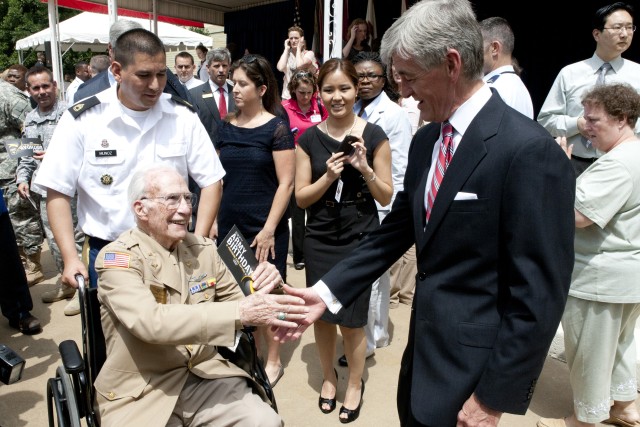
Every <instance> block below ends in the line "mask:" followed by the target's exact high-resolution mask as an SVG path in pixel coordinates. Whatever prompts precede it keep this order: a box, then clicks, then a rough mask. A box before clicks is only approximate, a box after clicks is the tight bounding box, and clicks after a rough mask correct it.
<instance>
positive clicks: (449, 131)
mask: <svg viewBox="0 0 640 427" xmlns="http://www.w3.org/2000/svg"><path fill="white" fill-rule="evenodd" d="M452 158H453V126H451V123H449V121H446V122H444V123H443V124H442V143H441V144H440V152H439V153H438V160H437V161H436V169H435V171H434V172H433V179H432V180H431V187H429V194H428V195H427V222H429V217H430V216H431V209H432V208H433V202H434V201H435V200H436V196H437V195H438V190H439V189H440V184H442V180H443V179H444V173H445V172H446V171H447V168H448V167H449V163H451V159H452Z"/></svg>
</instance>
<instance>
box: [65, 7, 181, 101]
mask: <svg viewBox="0 0 640 427" xmlns="http://www.w3.org/2000/svg"><path fill="white" fill-rule="evenodd" d="M135 28H142V25H140V24H139V23H137V22H135V21H131V20H128V19H120V20H118V21H116V22H115V23H114V24H113V25H111V27H110V28H109V44H108V46H107V49H108V51H109V59H110V60H111V62H113V58H114V48H115V46H116V41H117V40H118V37H120V36H121V35H122V34H124V33H126V32H127V31H129V30H133V29H135ZM115 84H116V79H115V77H114V76H113V73H112V72H111V67H109V68H107V69H106V70H104V71H101V72H100V73H98V74H97V75H96V76H95V77H93V78H91V79H89V80H87V81H86V82H84V83H82V84H81V85H80V86H78V90H77V91H76V93H75V95H74V97H73V99H69V100H67V101H68V102H70V103H76V102H78V101H80V100H81V99H85V98H88V97H90V96H93V95H96V94H98V93H100V92H102V91H103V90H107V89H109V88H110V87H111V86H113V85H115ZM164 92H165V93H168V94H170V95H175V96H178V97H179V98H181V99H184V100H185V101H187V102H189V103H190V102H191V97H190V96H189V92H188V91H187V89H186V88H185V87H184V86H182V84H181V83H180V80H179V79H178V77H176V75H175V74H173V73H172V72H171V70H170V69H169V68H167V84H166V85H165V87H164Z"/></svg>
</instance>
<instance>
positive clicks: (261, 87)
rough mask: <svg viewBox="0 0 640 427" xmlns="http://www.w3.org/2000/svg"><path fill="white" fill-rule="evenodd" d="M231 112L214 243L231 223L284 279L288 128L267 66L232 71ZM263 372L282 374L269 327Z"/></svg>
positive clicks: (221, 134)
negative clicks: (232, 109) (232, 101)
mask: <svg viewBox="0 0 640 427" xmlns="http://www.w3.org/2000/svg"><path fill="white" fill-rule="evenodd" d="M231 74H232V77H233V82H234V86H233V99H234V101H235V103H236V112H235V113H230V114H228V115H227V117H226V121H225V122H223V123H222V124H221V126H220V127H219V129H218V138H217V141H216V144H215V145H216V149H217V150H218V153H219V156H220V162H221V163H222V166H223V167H224V169H225V171H226V175H225V177H224V184H223V190H222V201H221V203H220V212H219V213H218V239H219V240H221V239H224V237H225V236H226V235H227V233H228V232H229V231H230V230H231V228H232V227H233V225H234V224H235V225H237V226H238V229H239V230H240V232H241V233H242V234H243V235H244V237H245V238H246V239H247V241H248V242H249V244H250V245H251V246H252V247H253V249H254V252H255V254H256V258H257V259H258V261H260V262H262V261H267V260H268V261H269V262H271V263H273V264H275V266H276V267H277V268H278V271H279V272H280V275H281V276H282V279H283V280H286V279H287V275H286V271H287V270H286V269H287V250H288V247H289V225H288V209H287V208H288V206H289V200H290V198H291V192H292V191H293V177H294V170H295V155H294V151H293V149H294V143H293V135H292V134H291V130H290V129H289V124H288V123H287V122H286V121H285V120H284V119H283V118H282V117H281V113H282V107H281V105H280V96H279V95H278V84H277V83H276V80H275V77H274V75H273V71H271V65H270V64H269V62H268V61H267V60H266V59H264V58H263V57H262V56H259V55H246V56H244V57H243V58H241V59H239V60H238V61H236V62H234V64H233V66H232V67H231ZM263 332H264V335H266V341H267V347H268V356H267V362H266V364H265V371H266V372H267V375H268V376H269V380H270V381H271V384H272V385H274V386H275V384H276V383H277V382H278V380H279V379H280V377H281V376H282V373H283V372H284V370H283V368H282V364H281V363H280V349H279V347H280V346H279V344H278V342H277V341H274V340H273V339H272V336H271V334H270V333H269V330H268V328H263Z"/></svg>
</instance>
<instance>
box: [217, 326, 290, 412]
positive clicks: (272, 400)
mask: <svg viewBox="0 0 640 427" xmlns="http://www.w3.org/2000/svg"><path fill="white" fill-rule="evenodd" d="M254 331H255V328H253V327H248V328H243V329H242V330H241V332H242V334H241V335H240V339H239V342H238V345H237V347H236V351H233V350H231V349H229V348H227V347H218V352H219V353H220V355H221V356H222V357H224V358H225V359H227V360H228V361H229V362H231V363H233V364H234V365H236V366H237V367H239V368H240V369H242V370H243V371H245V372H246V373H247V374H249V376H250V377H251V379H252V380H253V381H251V388H252V389H253V392H254V393H255V394H257V395H258V396H260V398H261V399H262V400H263V401H264V402H266V403H268V404H269V405H270V406H271V407H272V408H273V410H274V411H276V412H278V405H276V397H275V395H274V394H273V389H272V388H271V383H270V382H269V377H267V373H266V372H265V370H264V367H263V366H262V363H260V360H259V359H258V351H257V349H256V341H255V339H254V337H253V332H254Z"/></svg>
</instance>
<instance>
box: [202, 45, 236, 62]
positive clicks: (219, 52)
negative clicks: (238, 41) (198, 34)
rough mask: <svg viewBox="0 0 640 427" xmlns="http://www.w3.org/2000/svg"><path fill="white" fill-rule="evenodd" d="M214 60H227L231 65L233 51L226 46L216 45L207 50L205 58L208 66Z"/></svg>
mask: <svg viewBox="0 0 640 427" xmlns="http://www.w3.org/2000/svg"><path fill="white" fill-rule="evenodd" d="M213 61H216V62H221V61H227V62H228V63H229V65H231V52H229V49H227V48H226V47H216V48H215V49H211V50H210V51H209V52H207V56H206V57H205V59H204V63H205V64H207V67H208V66H209V65H211V63H212V62H213Z"/></svg>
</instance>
